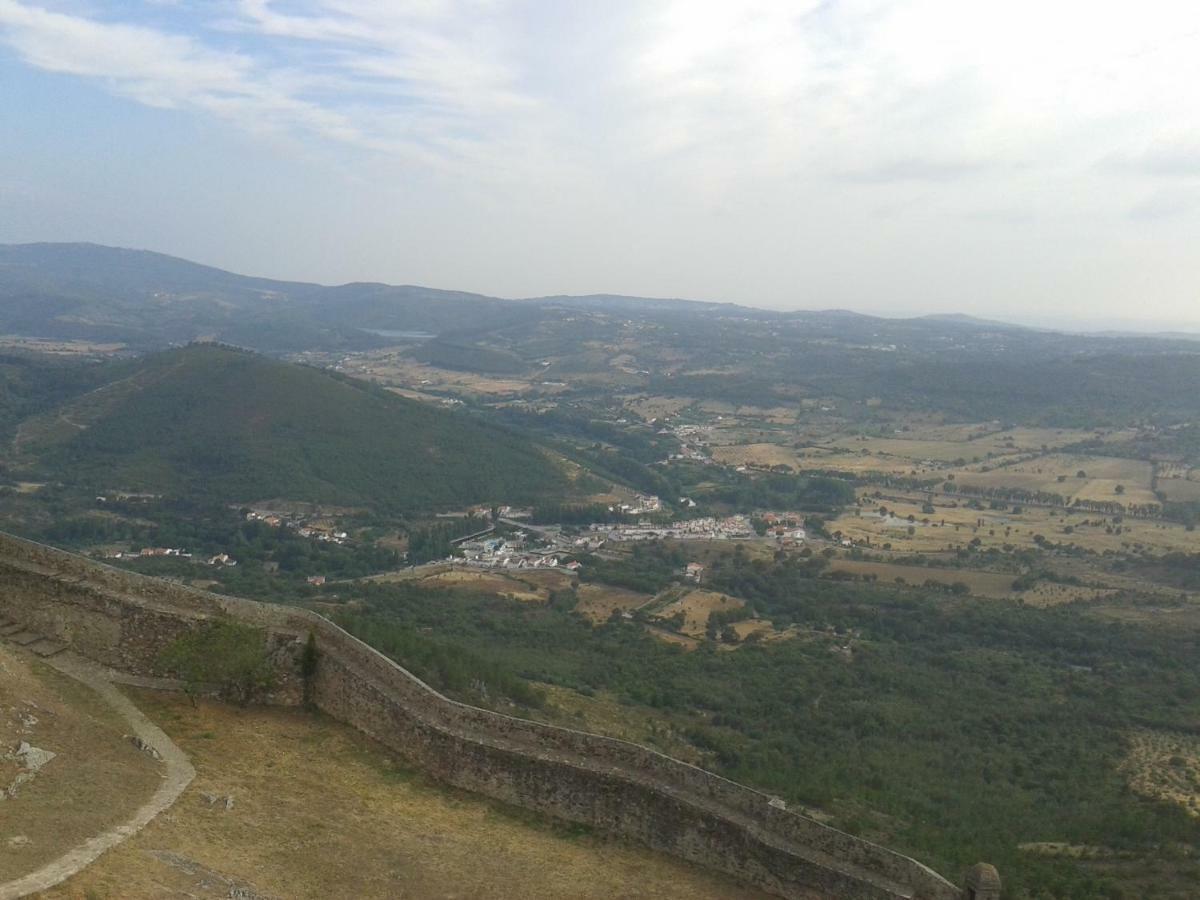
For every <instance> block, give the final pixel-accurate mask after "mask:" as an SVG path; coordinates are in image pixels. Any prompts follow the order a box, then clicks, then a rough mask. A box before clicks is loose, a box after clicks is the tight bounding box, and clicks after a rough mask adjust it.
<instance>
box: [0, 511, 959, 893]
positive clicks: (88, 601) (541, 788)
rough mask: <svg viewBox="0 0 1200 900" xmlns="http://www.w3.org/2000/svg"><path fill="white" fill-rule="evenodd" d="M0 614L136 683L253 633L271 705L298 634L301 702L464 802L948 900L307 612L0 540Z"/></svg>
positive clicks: (789, 872)
mask: <svg viewBox="0 0 1200 900" xmlns="http://www.w3.org/2000/svg"><path fill="white" fill-rule="evenodd" d="M0 613H3V614H5V615H7V616H10V617H11V618H14V619H16V620H18V621H20V622H22V623H23V624H25V625H27V626H28V627H29V628H31V629H34V630H37V631H40V632H41V633H43V634H46V635H49V636H53V637H55V638H57V639H60V640H64V641H67V642H69V643H70V644H71V645H72V647H73V649H74V650H75V651H76V652H78V653H80V654H82V655H85V656H87V657H89V658H91V659H93V660H96V661H97V662H101V663H103V664H105V665H108V666H111V667H113V668H116V669H119V670H122V671H125V672H131V673H135V674H141V675H156V674H166V673H163V672H161V671H160V666H159V662H158V660H159V658H160V656H161V653H162V651H163V650H164V649H165V648H166V647H167V646H169V645H170V644H171V642H172V641H174V640H175V638H176V637H178V636H179V635H180V634H182V633H184V632H186V631H187V630H189V629H193V628H196V627H198V626H199V625H201V624H202V623H204V622H205V621H208V620H210V619H212V618H218V617H232V618H235V619H237V620H239V621H243V622H249V623H252V624H255V625H258V626H261V627H263V628H265V629H266V630H267V633H268V640H269V643H270V647H269V649H270V652H271V654H272V659H273V661H274V663H275V666H276V670H277V673H278V676H279V678H278V688H277V690H276V693H275V694H274V695H273V696H272V698H271V699H272V701H273V702H278V703H298V702H299V701H300V698H301V696H302V683H301V678H300V675H299V668H298V659H299V654H300V649H301V647H302V646H303V643H304V641H305V639H306V637H307V635H308V633H309V632H310V631H311V632H312V633H313V634H315V636H316V641H317V647H318V650H319V652H320V664H319V666H318V669H317V675H316V677H315V679H314V684H313V685H312V699H313V701H314V702H315V703H316V705H317V706H318V707H319V708H320V709H322V710H323V711H324V712H326V713H327V714H329V715H331V716H333V717H334V718H336V719H339V720H341V721H343V722H346V723H348V724H350V725H352V726H354V727H355V728H358V729H359V730H361V731H363V732H365V733H367V734H369V735H371V736H372V737H374V738H375V739H377V740H379V741H380V742H381V743H383V744H384V745H386V746H387V747H389V748H390V749H392V750H394V751H395V752H396V753H397V754H399V755H400V756H402V757H404V758H405V759H407V760H409V761H410V762H412V763H413V764H415V765H418V766H420V767H421V768H422V769H424V770H425V771H427V772H429V773H430V774H431V775H433V776H435V777H437V778H439V779H441V780H443V781H446V782H448V783H450V784H453V785H455V786H457V787H461V788H464V789H467V790H471V791H475V792H478V793H481V794H485V795H487V796H489V797H494V798H496V799H499V800H503V801H505V802H509V803H513V804H516V805H519V806H523V807H527V808H530V809H535V810H539V811H541V812H544V813H547V814H549V815H552V816H555V817H558V818H560V819H566V820H569V821H573V822H581V823H584V824H588V825H591V826H594V827H596V828H598V829H600V830H602V831H606V832H609V833H613V834H618V835H622V836H624V837H626V838H629V839H631V840H635V841H638V842H640V843H642V844H645V845H646V846H649V847H653V848H655V849H658V850H662V851H664V852H667V853H671V854H673V855H675V856H678V857H681V858H683V859H686V860H689V861H691V862H694V863H696V864H699V865H703V866H707V867H709V868H712V869H716V870H719V871H721V872H724V873H726V874H729V875H732V876H734V877H735V878H739V879H742V880H744V881H745V882H747V883H750V884H753V885H756V886H758V887H761V888H763V889H765V890H767V891H769V892H771V893H773V894H777V895H778V896H781V897H789V898H804V900H809V898H813V900H815V898H828V897H832V898H846V900H884V898H900V897H905V898H920V900H957V898H958V897H960V896H961V892H960V890H959V889H958V888H956V887H955V886H954V885H953V884H951V883H950V882H949V881H947V880H946V879H944V878H942V877H941V876H940V875H938V874H937V873H936V872H933V871H932V870H930V869H929V868H927V867H925V866H923V865H921V864H920V863H918V862H917V861H915V860H913V859H910V858H909V857H906V856H903V855H901V854H898V853H894V852H892V851H890V850H888V849H886V848H884V847H881V846H878V845H876V844H872V843H870V842H868V841H864V840H862V839H860V838H856V837H854V836H852V835H849V834H846V833H844V832H841V831H838V830H837V829H834V828H830V827H828V826H826V825H822V824H821V823H819V822H816V821H815V820H812V819H809V818H806V817H804V816H800V815H797V814H795V813H792V812H788V811H787V810H784V809H780V808H779V807H778V805H777V804H772V803H771V798H770V797H769V796H767V795H765V794H762V793H760V792H758V791H755V790H752V789H750V788H748V787H745V786H743V785H740V784H736V783H734V782H732V781H729V780H727V779H725V778H721V777H720V776H717V775H714V774H713V773H711V772H707V771H705V770H703V769H700V768H697V767H696V766H692V765H689V764H687V763H684V762H680V761H679V760H676V759H672V758H670V757H668V756H665V755H663V754H661V753H658V752H656V751H654V750H650V749H649V748H646V747H642V746H639V745H637V744H632V743H629V742H627V741H620V740H616V739H613V738H606V737H601V736H599V735H594V734H587V733H584V732H579V731H574V730H571V729H567V728H559V727H556V726H551V725H544V724H541V723H538V722H532V721H529V720H526V719H519V718H516V717H513V716H505V715H502V714H499V713H494V712H491V711H489V710H483V709H478V708H476V707H472V706H468V705H466V704H462V703H458V702H456V701H453V700H450V699H448V698H446V697H443V696H442V695H441V694H439V693H437V692H436V691H434V690H433V689H432V688H430V687H429V686H428V685H426V684H425V683H424V682H422V681H421V680H420V679H418V678H416V677H415V676H414V675H412V674H411V673H410V672H408V671H406V670H405V669H403V668H401V667H400V666H398V665H396V664H395V663H394V662H392V661H391V660H389V659H387V658H386V657H384V656H383V655H381V654H379V653H378V652H376V651H375V650H373V649H371V648H370V647H368V646H367V645H366V644H364V643H362V642H361V641H359V640H358V639H356V638H354V637H353V636H351V635H350V634H348V633H347V632H345V631H343V630H342V629H341V628H339V627H337V626H336V625H334V624H333V623H332V622H330V621H328V620H327V619H324V618H322V617H321V616H319V615H317V614H315V613H312V612H309V611H307V610H301V609H294V608H290V607H283V606H276V605H270V604H263V603H257V602H254V601H250V600H242V599H237V598H230V597H221V596H218V595H215V594H209V593H206V592H203V591H198V590H194V589H191V588H187V587H183V586H181V585H177V584H173V583H170V582H165V581H161V580H158V579H154V578H148V577H146V576H142V575H137V574H134V573H130V572H124V571H121V570H119V569H114V568H111V567H109V566H104V565H101V564H99V563H96V562H93V561H91V560H88V559H85V558H83V557H80V556H76V555H74V554H70V553H65V552H63V551H60V550H56V549H54V548H50V547H46V546H44V545H40V544H35V543H32V542H30V541H25V540H23V539H20V538H16V537H13V536H11V535H5V534H3V533H0Z"/></svg>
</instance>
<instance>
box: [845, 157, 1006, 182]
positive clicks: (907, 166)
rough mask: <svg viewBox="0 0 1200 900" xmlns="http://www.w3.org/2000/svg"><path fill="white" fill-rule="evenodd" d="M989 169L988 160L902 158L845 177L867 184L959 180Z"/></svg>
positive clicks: (846, 179) (847, 179) (846, 174)
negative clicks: (982, 161) (986, 161)
mask: <svg viewBox="0 0 1200 900" xmlns="http://www.w3.org/2000/svg"><path fill="white" fill-rule="evenodd" d="M987 170H988V165H987V164H986V163H980V162H970V161H965V160H937V159H898V160H893V161H891V162H886V163H882V164H880V165H878V166H876V167H875V168H872V169H866V170H859V171H855V172H846V173H844V174H843V175H842V178H843V179H844V180H845V181H851V182H860V183H863V184H890V183H894V182H914V181H915V182H922V181H923V182H934V183H941V182H947V181H958V180H960V179H963V178H969V177H971V176H972V175H979V174H981V173H984V172H986V171H987Z"/></svg>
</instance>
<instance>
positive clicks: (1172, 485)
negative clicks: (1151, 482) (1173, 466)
mask: <svg viewBox="0 0 1200 900" xmlns="http://www.w3.org/2000/svg"><path fill="white" fill-rule="evenodd" d="M1158 489H1159V490H1160V491H1162V492H1163V493H1164V494H1166V496H1167V499H1168V500H1170V501H1173V502H1176V503H1183V502H1187V501H1189V500H1191V501H1195V500H1200V470H1197V469H1193V470H1192V471H1191V472H1190V473H1188V476H1187V478H1159V480H1158Z"/></svg>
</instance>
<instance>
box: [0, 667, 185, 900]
mask: <svg viewBox="0 0 1200 900" xmlns="http://www.w3.org/2000/svg"><path fill="white" fill-rule="evenodd" d="M43 662H45V663H46V664H47V665H50V666H53V667H54V668H56V669H58V671H60V672H62V673H63V674H64V675H68V676H70V677H71V678H74V679H76V680H77V681H81V682H83V683H84V684H85V685H87V686H88V687H90V688H91V689H92V690H93V691H95V692H96V693H97V694H98V695H99V696H100V698H101V699H102V700H103V701H104V702H105V703H107V704H108V705H109V706H111V707H112V708H113V709H114V710H115V711H116V712H117V713H118V714H119V715H120V716H121V717H122V718H123V719H124V720H125V721H126V722H127V723H128V725H129V728H130V733H131V734H132V735H133V736H135V737H138V738H140V739H141V740H142V741H143V742H144V743H145V746H147V747H150V748H153V749H154V751H155V752H157V753H158V755H159V756H160V757H161V758H162V761H163V763H164V764H165V766H166V775H165V777H164V778H163V781H162V784H161V785H159V787H158V790H156V791H155V792H154V796H152V797H151V798H150V799H149V800H148V801H146V803H144V804H143V805H142V806H141V807H140V808H139V809H138V810H137V812H135V813H134V814H133V816H132V818H130V819H129V821H127V822H125V823H123V824H121V825H118V826H116V827H115V828H111V829H109V830H108V831H106V832H104V833H103V834H99V835H96V836H95V837H92V838H88V839H87V840H86V841H84V842H83V843H82V844H80V845H79V846H77V847H74V848H72V849H71V850H69V851H68V852H66V853H64V854H63V855H62V856H60V857H59V858H58V859H56V860H54V861H52V862H50V863H47V864H46V865H44V866H42V868H40V869H38V870H36V871H34V872H30V873H29V874H28V875H24V876H22V877H21V878H17V879H14V880H12V881H8V882H5V883H3V884H0V900H16V898H18V897H25V896H27V895H29V894H32V893H35V892H36V891H44V890H46V889H47V888H51V887H53V886H54V885H56V884H59V883H60V882H63V881H66V880H67V879H68V878H70V877H71V876H72V875H74V874H75V873H76V872H78V871H80V870H81V869H83V868H84V867H85V866H87V865H89V864H91V863H92V862H94V861H95V860H96V859H97V858H98V857H99V856H100V854H102V853H104V852H105V851H106V850H111V849H112V848H113V847H115V846H117V845H118V844H120V843H121V842H122V841H124V840H125V839H126V838H129V837H132V836H133V835H135V834H137V833H138V832H139V831H141V830H142V829H143V828H144V827H145V826H146V825H147V824H148V823H149V822H150V821H151V820H152V819H153V818H154V817H155V816H157V815H158V814H159V813H160V812H162V811H163V810H166V809H168V808H170V806H171V804H173V803H174V802H175V801H176V800H177V799H178V797H179V795H180V794H182V793H183V791H184V789H185V788H186V787H187V786H188V785H189V784H190V783H191V781H192V779H193V778H194V777H195V776H196V770H195V769H193V768H192V764H191V763H190V762H189V761H188V758H187V755H186V754H185V753H184V752H183V751H182V750H180V749H179V747H178V746H177V745H176V744H175V742H174V741H172V740H171V739H170V738H169V737H167V735H166V734H165V733H164V732H163V731H162V729H160V728H159V727H158V726H157V725H155V724H154V723H153V722H151V721H150V720H149V719H147V718H146V716H145V715H143V714H142V712H141V710H139V709H138V708H137V707H136V706H134V705H133V703H132V702H130V700H129V698H127V697H126V696H125V695H124V694H122V693H121V692H120V691H119V690H117V688H116V687H115V686H114V685H113V683H112V680H111V679H110V673H109V672H107V671H106V670H104V669H102V668H100V667H99V666H96V665H93V664H92V663H90V662H87V661H85V660H83V659H80V658H79V657H77V656H74V655H72V654H69V653H60V654H58V655H56V656H53V657H50V658H48V659H45V660H43Z"/></svg>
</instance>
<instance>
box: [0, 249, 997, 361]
mask: <svg viewBox="0 0 1200 900" xmlns="http://www.w3.org/2000/svg"><path fill="white" fill-rule="evenodd" d="M566 311H580V312H593V313H609V314H614V315H641V316H652V317H659V316H667V317H674V316H679V315H685V316H700V317H721V316H731V315H733V316H741V317H746V318H749V319H757V320H768V321H769V320H779V321H784V322H787V321H794V320H796V319H798V318H800V319H805V320H813V321H816V320H822V321H824V322H826V323H836V322H845V321H847V320H849V319H855V320H858V321H860V322H861V323H866V324H870V323H886V322H889V321H895V320H886V319H878V318H875V317H871V316H862V315H859V314H855V313H849V312H845V311H840V310H830V311H825V312H803V313H786V312H774V311H767V310H758V309H753V308H750V307H743V306H736V305H734V304H730V303H705V302H700V301H695V300H681V299H649V298H644V297H625V296H619V295H612V294H594V295H587V296H578V297H570V296H553V297H539V298H531V299H527V300H506V299H500V298H497V297H488V296H484V295H482V294H471V293H465V292H462V291H447V290H438V289H435V288H428V287H419V286H415V285H387V284H377V283H366V282H359V283H352V284H344V285H339V286H336V287H327V286H324V285H318V284H309V283H304V282H294V281H277V280H273V279H268V278H253V277H248V276H245V275H237V274H234V273H231V272H226V271H223V270H221V269H216V268H213V267H211V266H204V265H199V264H197V263H193V262H188V261H187V260H183V259H177V258H175V257H172V256H166V255H163V254H161V253H152V252H149V251H145V250H126V249H118V248H113V247H103V246H99V245H95V244H45V243H43V244H6V245H0V332H2V333H8V334H20V335H25V336H31V337H42V338H54V339H79V340H90V341H106V342H119V343H123V344H127V345H130V346H131V347H132V348H134V349H139V350H146V349H155V348H161V347H164V346H167V345H170V344H181V343H187V342H189V341H192V340H197V339H211V340H218V341H222V342H225V343H230V344H236V345H240V346H246V347H252V348H255V349H259V350H265V351H295V350H305V349H322V350H336V349H347V350H353V349H365V348H369V347H373V346H381V345H383V344H386V343H389V342H390V339H389V335H388V334H380V333H379V332H385V333H394V332H405V333H414V332H415V333H429V334H437V335H446V334H454V333H457V332H468V333H474V334H478V333H481V332H485V331H487V330H489V329H492V328H503V327H508V326H511V325H513V324H514V323H530V324H532V323H534V322H538V321H542V320H545V319H546V318H547V317H555V316H561V315H562V314H563V313H564V312H566ZM909 321H918V320H909ZM929 321H930V322H931V323H932V322H935V321H936V322H938V323H939V324H945V325H950V326H959V327H968V328H974V327H978V328H989V329H1006V330H1011V329H1014V328H1016V327H1017V326H1013V325H1005V324H1001V323H994V322H984V321H982V320H976V319H971V318H970V317H966V316H940V317H929Z"/></svg>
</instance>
